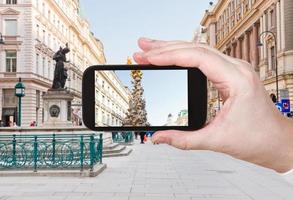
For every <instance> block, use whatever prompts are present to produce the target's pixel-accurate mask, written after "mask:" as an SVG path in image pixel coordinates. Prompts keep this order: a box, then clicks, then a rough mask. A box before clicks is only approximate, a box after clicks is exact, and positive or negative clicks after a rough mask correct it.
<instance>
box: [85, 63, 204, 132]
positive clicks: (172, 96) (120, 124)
mask: <svg viewBox="0 0 293 200" xmlns="http://www.w3.org/2000/svg"><path fill="white" fill-rule="evenodd" d="M82 116H83V122H84V125H85V126H86V127H88V128H89V129H91V130H94V131H158V130H169V129H173V130H186V131H189V130H190V131H191V130H197V129H200V128H201V127H202V126H203V125H204V124H205V122H206V116H207V79H206V76H205V75H204V74H203V73H202V72H201V71H200V70H199V69H197V68H184V67H179V66H154V65H95V66H91V67H89V68H87V70H86V71H85V72H84V74H83V79H82Z"/></svg>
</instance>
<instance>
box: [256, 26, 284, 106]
mask: <svg viewBox="0 0 293 200" xmlns="http://www.w3.org/2000/svg"><path fill="white" fill-rule="evenodd" d="M264 34H269V35H271V36H272V37H273V39H274V42H275V65H276V66H275V71H276V93H277V102H279V81H278V55H277V54H278V50H277V48H278V47H277V37H276V35H275V33H273V32H272V31H264V32H262V33H261V34H260V35H259V41H258V43H257V46H258V47H262V46H263V43H262V42H261V36H262V35H264Z"/></svg>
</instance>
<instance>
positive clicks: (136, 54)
mask: <svg viewBox="0 0 293 200" xmlns="http://www.w3.org/2000/svg"><path fill="white" fill-rule="evenodd" d="M134 56H137V57H140V58H145V57H146V56H145V53H143V52H136V53H134Z"/></svg>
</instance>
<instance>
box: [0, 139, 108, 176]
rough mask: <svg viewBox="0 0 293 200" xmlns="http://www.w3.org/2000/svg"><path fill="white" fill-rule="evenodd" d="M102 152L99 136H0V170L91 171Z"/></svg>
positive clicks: (100, 157) (100, 161) (99, 160)
mask: <svg viewBox="0 0 293 200" xmlns="http://www.w3.org/2000/svg"><path fill="white" fill-rule="evenodd" d="M102 152H103V139H102V134H100V135H96V134H91V135H89V134H83V135H69V134H53V135H52V134H51V135H0V170H8V169H33V170H34V171H35V172H36V171H37V170H38V169H68V168H70V169H72V168H80V170H83V169H91V170H92V169H93V167H94V165H95V164H97V163H102Z"/></svg>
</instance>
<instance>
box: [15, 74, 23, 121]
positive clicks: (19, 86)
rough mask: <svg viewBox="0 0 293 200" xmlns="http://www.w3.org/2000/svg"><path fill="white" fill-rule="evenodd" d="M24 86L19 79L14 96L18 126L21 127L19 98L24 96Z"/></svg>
mask: <svg viewBox="0 0 293 200" xmlns="http://www.w3.org/2000/svg"><path fill="white" fill-rule="evenodd" d="M24 91H25V86H24V84H23V83H22V82H21V78H19V80H18V83H17V84H16V85H15V96H17V97H18V126H21V98H22V97H24V96H25V93H24Z"/></svg>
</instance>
